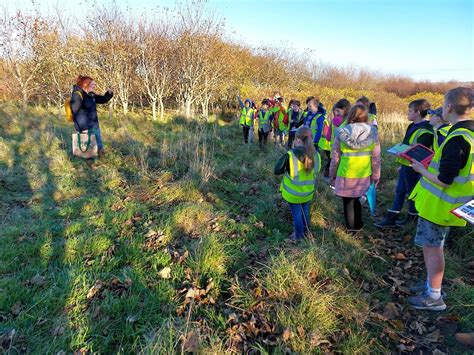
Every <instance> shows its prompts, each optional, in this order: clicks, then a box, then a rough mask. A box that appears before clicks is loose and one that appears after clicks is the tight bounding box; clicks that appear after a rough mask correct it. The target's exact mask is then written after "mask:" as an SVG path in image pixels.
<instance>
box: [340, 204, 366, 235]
mask: <svg viewBox="0 0 474 355" xmlns="http://www.w3.org/2000/svg"><path fill="white" fill-rule="evenodd" d="M342 202H343V203H344V218H345V220H346V227H347V229H349V230H351V231H355V230H359V229H362V227H363V226H364V223H363V222H362V205H361V204H360V201H359V198H358V197H343V198H342Z"/></svg>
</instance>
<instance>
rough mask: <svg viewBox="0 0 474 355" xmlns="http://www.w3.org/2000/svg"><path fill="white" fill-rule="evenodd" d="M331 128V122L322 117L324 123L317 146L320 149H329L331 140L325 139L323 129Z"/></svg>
mask: <svg viewBox="0 0 474 355" xmlns="http://www.w3.org/2000/svg"><path fill="white" fill-rule="evenodd" d="M330 128H331V123H329V121H328V119H327V118H324V123H323V132H322V134H321V138H320V139H319V143H318V146H319V148H321V149H322V150H331V141H330V140H327V138H326V135H325V134H324V130H325V129H330Z"/></svg>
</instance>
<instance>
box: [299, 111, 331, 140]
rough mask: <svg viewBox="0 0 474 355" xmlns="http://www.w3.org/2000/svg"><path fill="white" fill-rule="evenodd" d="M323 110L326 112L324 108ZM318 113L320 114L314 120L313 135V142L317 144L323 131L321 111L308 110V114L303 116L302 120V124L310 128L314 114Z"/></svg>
mask: <svg viewBox="0 0 474 355" xmlns="http://www.w3.org/2000/svg"><path fill="white" fill-rule="evenodd" d="M324 112H326V111H325V110H324ZM319 114H321V115H320V116H319V117H318V118H317V121H316V134H315V135H314V137H313V143H314V144H315V145H317V144H318V143H319V140H320V139H321V134H322V133H323V125H324V114H322V112H321V111H319V110H318V111H316V112H314V113H313V112H311V111H308V114H307V116H306V117H305V119H304V122H303V125H305V126H306V127H310V128H311V123H312V122H313V119H314V117H315V116H316V115H319Z"/></svg>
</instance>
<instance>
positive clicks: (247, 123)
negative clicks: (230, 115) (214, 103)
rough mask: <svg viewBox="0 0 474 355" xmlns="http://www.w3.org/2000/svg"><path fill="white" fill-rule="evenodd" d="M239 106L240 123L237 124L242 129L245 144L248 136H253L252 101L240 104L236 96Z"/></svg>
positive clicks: (253, 111) (253, 115)
mask: <svg viewBox="0 0 474 355" xmlns="http://www.w3.org/2000/svg"><path fill="white" fill-rule="evenodd" d="M237 100H239V106H240V121H239V124H240V126H241V127H242V133H243V135H244V143H245V144H247V143H248V141H249V134H250V133H251V132H252V134H253V121H254V119H255V110H254V109H253V108H252V100H250V99H245V102H242V99H241V98H240V95H237Z"/></svg>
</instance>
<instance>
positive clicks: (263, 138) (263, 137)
mask: <svg viewBox="0 0 474 355" xmlns="http://www.w3.org/2000/svg"><path fill="white" fill-rule="evenodd" d="M267 140H268V132H264V131H263V129H259V130H258V143H259V144H260V147H262V143H265V144H267Z"/></svg>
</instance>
